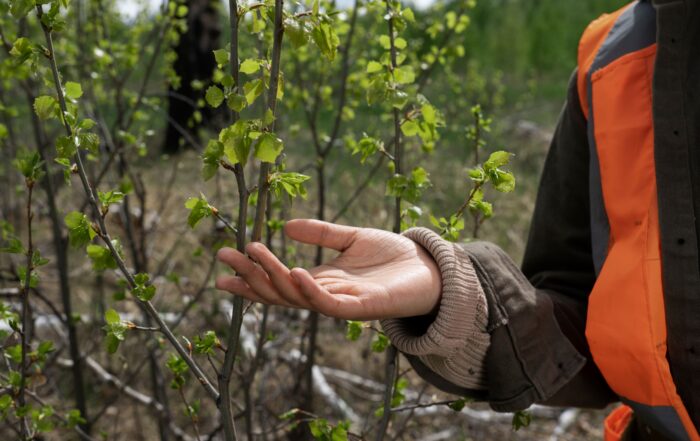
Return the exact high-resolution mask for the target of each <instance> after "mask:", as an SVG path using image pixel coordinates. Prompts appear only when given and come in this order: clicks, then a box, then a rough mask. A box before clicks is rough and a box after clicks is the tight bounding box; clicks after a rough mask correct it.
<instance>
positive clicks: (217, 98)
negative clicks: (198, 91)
mask: <svg viewBox="0 0 700 441" xmlns="http://www.w3.org/2000/svg"><path fill="white" fill-rule="evenodd" d="M204 98H205V99H206V100H207V103H208V104H209V105H210V106H212V107H214V108H217V107H219V106H220V105H221V103H222V102H223V101H224V93H223V92H222V91H221V89H219V88H218V87H217V86H209V88H208V89H207V93H206V95H205V96H204Z"/></svg>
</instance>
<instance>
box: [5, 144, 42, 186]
mask: <svg viewBox="0 0 700 441" xmlns="http://www.w3.org/2000/svg"><path fill="white" fill-rule="evenodd" d="M12 163H13V165H14V166H15V168H16V169H17V170H19V172H20V173H22V176H24V177H25V179H27V180H32V181H37V180H38V179H39V178H40V177H41V176H42V174H43V171H42V169H41V166H42V164H43V161H42V160H41V156H39V152H36V151H34V152H28V151H20V152H19V153H17V157H16V158H15V159H14V161H12Z"/></svg>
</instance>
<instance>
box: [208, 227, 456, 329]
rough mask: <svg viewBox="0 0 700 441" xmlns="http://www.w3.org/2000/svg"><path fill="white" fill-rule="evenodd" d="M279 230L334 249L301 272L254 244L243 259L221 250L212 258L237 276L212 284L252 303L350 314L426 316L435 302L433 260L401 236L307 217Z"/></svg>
mask: <svg viewBox="0 0 700 441" xmlns="http://www.w3.org/2000/svg"><path fill="white" fill-rule="evenodd" d="M285 233H286V234H287V236H288V237H289V238H291V239H293V240H296V241H299V242H302V243H306V244H311V245H319V246H322V247H325V248H332V249H334V250H337V251H340V252H341V253H340V255H339V256H338V257H336V258H335V259H333V260H331V261H330V262H328V263H326V264H323V265H321V266H318V267H315V268H312V269H310V270H309V271H307V270H305V269H302V268H294V269H292V270H289V269H288V268H287V267H286V266H285V265H284V264H282V262H280V261H279V260H278V259H277V257H275V256H274V254H272V253H271V252H270V250H268V249H267V247H265V245H263V244H262V243H259V242H253V243H250V244H248V246H247V247H246V250H245V251H246V253H247V254H248V256H250V258H248V257H247V256H246V255H244V254H242V253H240V252H239V251H237V250H234V249H232V248H222V249H221V250H219V253H218V255H217V257H218V258H219V260H221V261H222V262H224V263H226V264H228V265H230V266H231V268H232V269H233V270H234V271H236V273H238V276H220V277H218V278H217V280H216V287H217V288H218V289H222V290H226V291H229V292H231V293H233V294H236V295H240V296H243V297H245V298H247V299H249V300H252V301H254V302H259V303H265V304H270V305H281V306H286V307H291V308H303V309H309V310H312V311H318V312H320V313H321V314H324V315H327V316H331V317H338V318H342V319H353V320H376V319H385V318H399V317H411V316H417V315H425V314H428V313H430V312H432V311H433V310H434V309H435V308H436V307H437V305H438V303H439V301H440V292H441V288H442V287H441V278H440V272H439V270H438V267H437V265H436V263H435V261H434V260H433V258H432V257H431V256H430V255H429V254H428V253H427V252H426V251H425V250H424V249H423V248H422V247H421V246H420V245H418V244H416V243H415V242H413V241H412V240H410V239H408V238H405V237H403V236H401V235H398V234H394V233H390V232H388V231H383V230H377V229H372V228H356V227H349V226H343V225H336V224H331V223H327V222H321V221H317V220H309V219H297V220H292V221H289V222H287V224H286V225H285ZM251 259H252V260H251ZM253 260H254V261H255V262H257V264H256V263H255V262H254V261H253Z"/></svg>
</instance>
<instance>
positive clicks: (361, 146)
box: [347, 135, 384, 164]
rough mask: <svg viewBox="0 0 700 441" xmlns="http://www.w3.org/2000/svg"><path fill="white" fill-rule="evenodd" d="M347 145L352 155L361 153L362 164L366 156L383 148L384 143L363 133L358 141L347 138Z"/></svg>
mask: <svg viewBox="0 0 700 441" xmlns="http://www.w3.org/2000/svg"><path fill="white" fill-rule="evenodd" d="M347 146H348V148H349V149H350V151H351V152H352V154H353V156H354V155H356V154H358V153H359V154H360V155H361V157H360V163H361V164H364V163H365V161H366V160H367V158H369V157H370V156H372V155H374V154H375V153H377V152H378V151H380V150H382V149H383V148H384V143H383V142H382V141H380V140H378V139H376V138H372V137H369V136H367V135H365V136H363V137H362V139H360V142H355V141H352V140H348V141H347Z"/></svg>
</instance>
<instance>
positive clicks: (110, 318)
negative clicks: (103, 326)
mask: <svg viewBox="0 0 700 441" xmlns="http://www.w3.org/2000/svg"><path fill="white" fill-rule="evenodd" d="M121 320H122V319H121V317H119V313H118V312H117V311H115V310H114V309H111V308H110V309H108V310H107V311H105V322H106V323H107V324H108V325H114V324H116V323H121Z"/></svg>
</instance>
